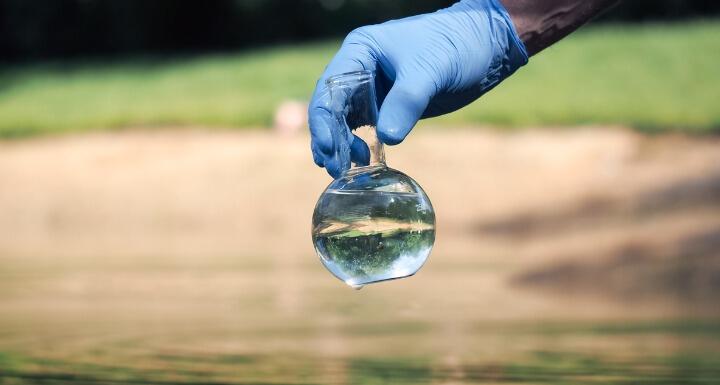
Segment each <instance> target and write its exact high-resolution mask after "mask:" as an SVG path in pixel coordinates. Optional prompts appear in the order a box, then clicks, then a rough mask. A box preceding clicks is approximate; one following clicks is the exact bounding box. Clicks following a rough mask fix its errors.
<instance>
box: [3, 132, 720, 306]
mask: <svg viewBox="0 0 720 385" xmlns="http://www.w3.org/2000/svg"><path fill="white" fill-rule="evenodd" d="M308 143H309V139H308V138H307V137H306V136H304V135H301V136H296V137H288V136H279V135H277V134H273V133H269V132H237V131H218V130H214V131H210V130H202V129H195V130H189V129H183V130H171V129H166V130H159V131H143V130H128V131H122V132H112V133H98V134H90V135H87V134H86V135H69V136H63V137H45V138H38V139H28V140H21V141H7V142H0V266H2V267H1V269H4V270H6V272H7V271H16V272H20V273H22V274H31V273H37V272H42V271H45V269H73V267H75V266H85V267H87V266H94V265H98V266H102V268H103V269H110V270H112V269H120V270H122V269H123V268H127V267H128V266H143V268H144V269H153V268H154V267H153V266H155V268H157V269H162V268H166V267H167V266H182V267H183V268H187V269H203V268H207V267H208V266H213V267H214V268H217V269H222V266H225V265H224V264H227V266H229V267H228V268H235V269H243V268H248V269H250V268H251V267H252V266H255V265H263V266H264V264H270V266H271V268H270V270H271V271H272V273H271V274H272V275H273V276H274V277H279V280H280V281H282V282H284V283H283V285H287V286H288V287H292V286H294V285H295V286H296V285H298V278H293V277H294V276H295V274H296V271H298V269H300V270H303V269H304V270H303V271H312V272H313V273H312V274H316V273H317V277H321V278H317V279H326V280H328V281H330V280H332V279H333V278H332V277H331V276H330V275H328V274H326V273H325V272H324V271H322V266H321V265H320V264H319V263H317V261H316V260H315V256H314V251H313V249H312V245H311V242H310V218H311V214H312V210H313V206H314V204H315V201H316V199H317V197H318V196H319V194H320V193H321V192H322V190H323V189H324V187H325V186H326V185H327V183H329V182H330V179H329V177H328V176H327V175H326V174H325V173H324V171H323V170H321V169H319V168H317V167H316V166H315V165H314V164H312V159H311V156H310V153H309V149H308V148H309V146H308ZM386 152H387V159H388V164H389V165H390V166H391V167H393V168H397V169H400V170H402V171H404V172H406V173H407V174H409V175H411V176H413V177H414V178H415V179H416V180H417V181H418V182H419V183H420V184H421V185H422V186H423V187H424V188H425V190H426V192H427V193H428V195H429V196H430V198H431V200H432V201H433V204H434V207H435V210H436V212H437V226H438V233H437V241H436V248H435V249H434V251H433V255H432V256H431V260H430V263H428V265H427V266H426V267H425V268H424V269H423V270H424V271H423V272H421V274H420V275H419V276H418V277H414V278H412V280H414V281H417V282H418V283H417V284H418V285H420V284H421V283H420V281H421V280H424V279H425V280H427V281H424V282H425V283H426V284H428V283H429V282H433V279H432V275H433V274H441V273H442V272H443V271H444V272H448V271H456V270H463V269H465V270H469V271H472V270H478V271H481V273H478V276H477V277H478V279H477V281H474V282H475V283H474V285H476V286H477V287H478V288H480V289H478V290H480V291H479V292H481V290H486V291H485V292H486V293H491V295H493V296H494V295H497V296H499V297H498V298H517V297H509V296H510V295H511V294H499V293H524V294H522V295H526V296H527V298H526V299H524V300H518V302H517V303H518V305H517V306H524V308H526V309H529V310H527V314H529V315H532V314H533V313H532V312H533V311H534V310H533V309H536V310H537V309H538V308H541V309H545V308H544V307H542V306H540V307H538V306H539V305H538V306H535V305H533V304H537V303H539V302H542V301H543V300H544V298H553V299H558V298H559V300H560V301H563V300H562V298H565V297H568V296H570V297H572V298H571V300H572V301H577V300H578V298H580V299H584V298H597V299H600V300H601V301H607V302H608V303H610V304H611V305H608V306H627V305H628V304H630V306H637V305H638V304H646V303H652V304H653V305H652V306H650V305H648V309H650V310H648V311H652V312H654V314H655V313H659V314H664V312H674V311H680V312H697V313H703V314H704V313H707V312H711V313H712V312H714V311H716V310H713V308H711V307H709V306H705V305H707V304H708V303H713V302H714V303H717V302H716V301H717V299H718V298H719V297H720V138H716V137H685V136H679V135H657V136H643V135H640V134H637V133H634V132H631V131H629V130H625V129H621V128H600V127H590V128H581V129H573V130H551V129H542V130H541V129H537V130H534V129H529V130H523V131H518V132H511V133H499V132H495V131H492V130H478V129H473V130H469V129H467V130H463V129H457V130H440V129H432V128H423V129H420V130H417V132H415V133H413V134H412V135H411V136H410V137H409V138H408V140H407V141H406V142H405V143H403V144H402V145H400V146H397V147H393V148H387V149H386ZM20 273H18V274H20ZM313 277H315V275H313ZM125 283H126V284H128V285H132V283H133V281H132V279H130V278H128V281H127V282H125ZM98 284H101V283H98ZM63 285H66V286H67V287H65V286H63V287H65V289H67V290H72V285H74V283H73V281H72V279H70V278H68V280H67V282H65V283H63ZM160 285H161V284H160ZM385 285H387V286H390V285H394V283H388V284H385ZM61 286H62V285H61ZM473 287H475V286H473ZM482 288H484V289H482ZM163 290H172V289H171V288H170V287H164V289H163ZM288 290H290V289H288ZM372 290H374V289H372ZM458 290H459V288H458ZM512 295H515V294H512ZM503 296H504V297H503ZM297 300H298V298H297V296H294V295H293V294H287V295H285V294H283V295H280V296H279V299H278V301H280V302H281V303H283V304H284V305H283V306H288V307H290V308H292V306H294V305H293V301H297ZM283 301H285V302H283ZM538 301H539V302H538ZM658 301H659V302H658ZM489 303H495V302H493V301H490V302H489ZM658 304H659V305H658ZM543 306H544V305H543ZM643 306H644V305H643ZM548 309H550V308H548ZM552 309H554V307H552ZM598 309H602V308H598ZM678 309H680V310H678ZM601 311H603V310H598V312H601Z"/></svg>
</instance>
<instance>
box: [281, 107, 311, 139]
mask: <svg viewBox="0 0 720 385" xmlns="http://www.w3.org/2000/svg"><path fill="white" fill-rule="evenodd" d="M307 108H308V105H307V103H304V102H300V101H297V100H288V101H284V102H282V103H280V105H279V106H278V108H277V110H275V122H274V128H275V132H277V133H279V134H281V135H287V136H292V135H295V134H297V133H298V132H300V131H301V130H303V129H304V128H305V127H306V126H307Z"/></svg>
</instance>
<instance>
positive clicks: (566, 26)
mask: <svg viewBox="0 0 720 385" xmlns="http://www.w3.org/2000/svg"><path fill="white" fill-rule="evenodd" d="M619 2H620V0H501V3H502V4H503V5H504V6H505V9H507V11H508V13H509V14H510V18H511V19H512V21H513V24H515V30H516V31H517V33H518V35H519V36H520V39H521V40H522V41H523V43H524V44H525V47H526V48H527V51H528V54H529V55H530V56H532V55H535V54H536V53H538V52H540V51H542V50H543V49H545V48H547V47H549V46H551V45H552V44H554V43H555V42H557V41H558V40H560V39H562V38H563V37H565V36H567V35H569V34H570V33H571V32H573V31H575V30H576V29H578V28H580V26H582V25H583V24H585V23H586V22H588V21H589V20H590V19H592V18H593V17H595V16H597V15H599V14H600V13H602V12H604V11H606V10H607V9H609V8H611V7H613V6H614V5H616V4H617V3H619Z"/></svg>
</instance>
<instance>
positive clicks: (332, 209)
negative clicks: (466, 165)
mask: <svg viewBox="0 0 720 385" xmlns="http://www.w3.org/2000/svg"><path fill="white" fill-rule="evenodd" d="M326 85H327V88H326V90H325V95H324V98H325V100H326V103H325V106H326V107H327V110H328V111H329V112H330V114H332V118H333V120H334V123H335V124H333V127H332V129H331V131H332V137H333V147H334V154H333V158H332V159H331V160H330V161H332V162H338V165H339V166H340V169H341V170H343V172H342V175H341V176H340V177H339V178H337V179H335V180H333V181H332V183H330V185H329V186H328V187H327V188H326V189H325V191H324V192H323V194H322V195H321V196H320V199H319V200H318V202H317V205H316V206H315V212H314V213H313V218H312V240H313V243H314V245H315V250H316V251H317V254H318V255H319V256H320V260H321V261H322V263H323V264H324V265H325V267H326V268H327V269H328V270H329V271H330V272H331V273H333V274H334V275H335V276H336V277H337V278H339V279H340V280H342V281H343V282H345V283H346V284H348V285H349V286H351V287H353V288H356V289H359V288H362V287H363V286H364V285H367V284H370V283H375V282H380V281H386V280H391V279H397V278H404V277H408V276H411V275H413V274H415V273H416V272H417V271H418V270H419V269H420V268H421V267H422V266H423V264H424V263H425V261H426V260H427V258H428V256H429V255H430V250H431V249H432V247H433V243H434V242H435V212H434V210H433V207H432V204H431V203H430V199H428V197H427V195H426V194H425V192H424V191H423V189H422V188H421V187H420V185H418V184H417V182H415V181H414V180H413V179H412V178H410V177H409V176H407V175H405V174H403V173H402V172H400V171H397V170H394V169H392V168H389V167H387V166H386V164H385V155H384V150H383V145H382V143H381V142H380V141H379V140H378V138H377V135H376V132H375V126H376V124H377V115H378V112H377V104H376V103H377V102H376V97H375V80H374V74H373V73H372V72H371V71H360V72H353V73H347V74H342V75H337V76H334V77H331V78H329V79H328V81H327V83H326ZM355 140H362V141H363V142H364V143H365V144H366V145H367V148H368V149H369V152H370V159H369V162H368V164H367V165H364V164H363V165H359V164H355V163H352V162H351V160H350V147H351V146H352V145H353V141H355ZM354 145H357V143H355V144H354Z"/></svg>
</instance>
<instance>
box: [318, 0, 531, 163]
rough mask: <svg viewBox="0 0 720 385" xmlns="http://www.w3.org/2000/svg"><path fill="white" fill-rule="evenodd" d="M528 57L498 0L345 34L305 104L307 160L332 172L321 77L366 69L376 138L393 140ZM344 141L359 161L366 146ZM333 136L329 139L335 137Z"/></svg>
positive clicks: (469, 98) (467, 2) (467, 0)
mask: <svg viewBox="0 0 720 385" xmlns="http://www.w3.org/2000/svg"><path fill="white" fill-rule="evenodd" d="M527 60H528V56H527V53H526V51H525V47H524V46H523V43H522V42H521V41H520V38H519V37H518V35H517V33H516V32H515V28H514V26H513V24H512V21H511V20H510V16H509V15H508V13H507V11H506V10H505V8H503V6H502V5H501V4H500V2H499V1H498V0H463V1H460V2H459V3H456V4H455V5H453V6H451V7H450V8H446V9H442V10H440V11H437V12H435V13H429V14H424V15H418V16H414V17H409V18H406V19H400V20H392V21H388V22H386V23H383V24H378V25H370V26H366V27H361V28H358V29H356V30H354V31H352V32H351V33H350V34H349V35H348V36H347V38H346V39H345V41H344V42H343V44H342V47H341V48H340V50H339V52H338V53H337V54H336V55H335V57H334V58H333V59H332V61H331V62H330V64H329V65H328V66H327V68H326V69H325V72H324V73H323V74H322V76H321V78H320V80H319V81H318V83H317V88H316V89H315V93H314V94H313V99H312V101H311V102H310V107H309V123H310V131H311V134H312V145H311V147H312V153H313V159H314V160H315V163H317V165H318V166H320V167H325V168H326V169H327V171H328V172H329V173H330V175H332V176H334V177H337V176H339V175H340V173H341V172H342V171H343V170H342V169H341V168H344V167H345V166H342V165H340V163H339V162H337V161H336V159H334V157H336V154H333V136H332V134H331V127H332V125H333V124H334V120H333V118H332V116H331V114H330V112H329V111H328V108H327V106H326V101H325V100H323V98H325V97H326V96H327V95H326V93H325V92H323V91H324V88H325V80H326V79H327V78H328V77H330V76H333V75H338V74H341V73H346V72H352V71H358V70H372V71H375V72H376V89H377V97H378V106H380V116H379V120H378V127H377V133H378V137H379V139H380V141H382V142H383V143H386V144H391V145H392V144H397V143H400V142H402V140H403V139H405V136H406V135H407V134H408V133H409V132H410V130H411V129H412V128H413V126H414V125H415V123H417V121H418V119H420V118H427V117H433V116H438V115H442V114H446V113H449V112H452V111H455V110H457V109H460V108H462V107H464V106H466V105H468V104H469V103H471V102H473V101H474V100H475V99H477V98H479V97H480V96H481V95H483V94H484V93H485V92H487V91H489V90H490V89H492V88H493V87H494V86H496V85H497V84H498V83H500V82H501V81H502V80H503V79H505V78H506V77H508V76H510V75H511V74H512V73H513V72H515V70H516V69H518V68H519V67H521V66H522V65H524V64H525V63H527ZM355 138H356V139H355V140H352V137H351V140H352V142H351V143H350V148H351V151H350V152H351V157H352V160H353V162H356V163H359V164H367V162H368V160H367V159H368V157H369V155H368V152H367V146H366V145H365V144H364V143H363V142H362V141H361V140H359V139H357V137H355ZM336 140H337V139H336Z"/></svg>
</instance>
